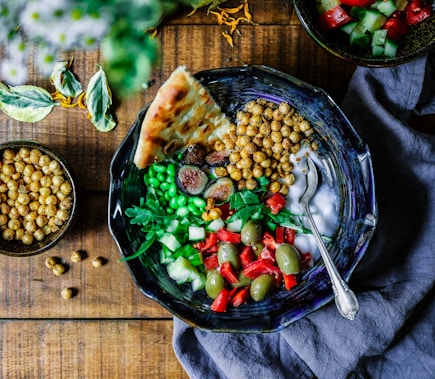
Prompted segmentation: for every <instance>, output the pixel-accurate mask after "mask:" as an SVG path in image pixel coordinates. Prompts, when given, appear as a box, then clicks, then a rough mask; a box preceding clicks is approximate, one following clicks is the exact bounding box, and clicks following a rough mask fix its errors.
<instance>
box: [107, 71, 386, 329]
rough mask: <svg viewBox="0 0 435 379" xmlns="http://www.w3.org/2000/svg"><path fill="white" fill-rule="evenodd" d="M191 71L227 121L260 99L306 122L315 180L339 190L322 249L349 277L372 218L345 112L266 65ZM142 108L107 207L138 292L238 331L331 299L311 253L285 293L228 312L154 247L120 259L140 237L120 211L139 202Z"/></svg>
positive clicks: (366, 176)
mask: <svg viewBox="0 0 435 379" xmlns="http://www.w3.org/2000/svg"><path fill="white" fill-rule="evenodd" d="M195 77H196V78H197V79H198V80H199V81H200V82H201V83H202V85H204V86H205V87H206V88H207V89H208V90H209V92H210V93H211V95H212V96H213V98H214V99H215V100H216V102H217V103H218V104H219V105H220V107H221V109H222V110H223V111H224V112H225V113H226V115H227V116H228V117H230V118H232V119H234V118H235V115H236V113H237V111H238V110H239V109H240V107H241V106H242V105H243V104H245V103H246V102H247V101H249V100H252V99H254V100H255V99H257V98H263V99H266V100H268V101H271V102H275V103H280V102H281V101H286V102H288V103H290V104H291V105H293V106H294V107H295V109H297V110H298V111H299V113H300V114H301V115H303V116H304V117H305V118H306V119H307V120H308V121H309V122H310V123H311V124H312V126H313V129H314V132H315V133H316V136H317V137H316V138H317V141H318V142H319V150H318V154H319V158H320V160H321V162H322V165H324V169H322V170H321V173H320V174H321V179H320V180H323V181H328V182H330V183H331V184H330V185H331V186H333V187H334V188H336V190H337V192H338V194H339V196H338V197H339V201H338V208H337V212H338V225H337V228H336V230H335V232H334V235H333V236H332V238H331V239H330V240H329V242H328V250H329V252H330V254H331V257H332V259H333V260H334V262H335V264H336V266H337V268H338V270H339V271H340V273H341V275H342V277H343V279H344V280H346V281H347V280H349V278H350V277H351V275H352V272H353V271H354V270H355V268H356V266H357V265H358V263H359V262H360V260H361V259H362V258H363V256H364V254H365V252H366V250H367V247H368V245H369V242H370V239H371V237H372V235H373V232H374V230H375V228H376V224H377V217H378V216H377V204H376V197H375V192H374V178H373V171H372V164H371V158H370V152H369V149H368V147H367V146H366V145H365V144H364V142H363V141H362V140H361V139H360V137H359V136H358V134H357V133H356V131H355V130H354V128H353V127H352V125H351V124H350V122H349V121H348V120H347V118H346V117H345V115H344V114H343V112H342V111H341V110H340V109H339V107H338V106H337V105H336V104H335V103H334V101H333V100H332V99H331V98H330V96H329V95H328V94H327V93H325V92H324V91H323V90H322V89H319V88H317V87H313V86H311V85H309V84H307V83H304V82H302V81H300V80H299V79H297V78H294V77H292V76H289V75H287V74H284V73H281V72H279V71H276V70H274V69H272V68H269V67H265V66H245V67H235V68H225V69H213V70H207V71H203V72H199V73H197V74H195ZM147 109H148V106H146V107H145V108H144V109H142V110H141V111H140V113H139V115H138V118H137V120H136V122H135V123H134V124H133V126H132V127H131V129H130V131H129V133H128V134H127V135H126V137H125V139H124V140H123V141H122V143H121V145H120V146H119V148H118V150H117V151H116V152H115V154H114V156H113V159H112V162H111V166H110V175H111V183H110V195H109V205H108V207H109V212H108V213H109V216H108V217H109V219H108V224H109V229H110V232H111V234H112V236H113V238H114V240H115V242H116V244H117V246H118V248H119V251H120V255H121V259H124V260H125V264H126V265H127V267H128V270H129V272H130V274H131V277H132V279H133V281H134V282H135V284H136V285H137V287H138V288H139V289H140V291H141V292H142V293H143V294H144V295H146V296H147V297H149V298H151V299H153V300H155V301H156V302H158V303H159V304H161V305H162V306H163V307H165V308H166V309H168V310H169V311H170V312H172V313H173V314H174V315H175V316H177V317H179V318H181V319H182V320H184V321H185V322H187V323H188V324H190V325H192V326H195V327H197V328H200V329H203V330H210V331H225V332H244V333H253V332H271V331H277V330H280V329H282V328H284V327H286V326H287V325H289V324H290V323H292V322H294V321H296V320H298V319H300V318H302V317H305V316H307V315H308V314H310V313H311V312H314V311H316V310H317V309H319V308H321V307H322V306H323V305H325V304H326V303H328V302H329V301H331V300H332V299H333V293H332V289H331V283H330V280H329V277H328V274H327V271H326V269H325V266H324V264H323V262H322V260H321V259H316V260H315V262H314V265H313V266H312V267H311V268H310V269H308V270H306V271H304V272H303V273H302V275H301V278H300V281H299V282H298V285H296V286H295V287H294V288H292V289H290V290H289V291H286V290H282V291H281V290H278V291H276V292H275V293H274V294H273V295H272V296H271V297H269V298H267V299H265V300H262V301H258V302H249V303H248V304H243V305H241V306H239V307H237V308H230V309H228V310H227V311H226V312H214V311H212V310H211V309H210V303H211V301H210V299H208V297H207V295H206V294H205V293H204V292H205V291H195V292H193V291H192V289H191V288H190V287H189V286H179V285H177V284H176V283H175V281H173V280H172V279H171V278H170V277H169V276H168V273H167V271H166V269H165V266H163V265H162V264H160V260H159V254H158V249H156V251H153V249H151V250H148V251H147V252H146V253H145V254H142V255H140V256H138V257H136V258H133V259H128V260H126V259H125V258H128V257H131V256H133V255H134V254H135V252H136V251H137V249H138V248H139V246H140V245H141V243H142V242H143V241H144V239H145V235H144V232H143V231H142V230H141V227H140V226H138V225H132V224H131V222H130V219H129V217H127V215H126V213H125V211H126V209H128V208H130V207H132V206H133V205H134V204H139V201H140V198H141V197H143V196H144V194H145V193H146V186H145V184H144V180H143V175H144V174H143V170H139V169H138V168H137V167H136V166H135V164H134V162H133V158H134V153H135V149H136V146H137V143H138V139H139V135H140V128H141V123H142V120H143V118H144V115H145V114H146V112H147Z"/></svg>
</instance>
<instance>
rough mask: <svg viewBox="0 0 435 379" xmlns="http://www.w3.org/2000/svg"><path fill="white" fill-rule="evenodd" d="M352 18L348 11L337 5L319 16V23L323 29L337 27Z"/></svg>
mask: <svg viewBox="0 0 435 379" xmlns="http://www.w3.org/2000/svg"><path fill="white" fill-rule="evenodd" d="M350 20H351V18H350V16H349V15H348V14H347V13H346V11H345V10H344V9H343V8H342V7H340V6H339V5H337V6H336V7H334V8H332V9H329V10H327V11H326V12H324V13H322V14H321V15H320V17H319V23H320V26H321V27H322V29H323V30H325V31H327V30H332V29H336V28H338V27H340V26H342V25H344V24H346V23H348V22H349V21H350Z"/></svg>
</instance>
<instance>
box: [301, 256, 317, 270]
mask: <svg viewBox="0 0 435 379" xmlns="http://www.w3.org/2000/svg"><path fill="white" fill-rule="evenodd" d="M299 255H300V257H301V267H302V270H306V269H308V268H311V267H313V265H314V260H313V255H312V254H311V253H309V252H306V253H301V252H300V251H299Z"/></svg>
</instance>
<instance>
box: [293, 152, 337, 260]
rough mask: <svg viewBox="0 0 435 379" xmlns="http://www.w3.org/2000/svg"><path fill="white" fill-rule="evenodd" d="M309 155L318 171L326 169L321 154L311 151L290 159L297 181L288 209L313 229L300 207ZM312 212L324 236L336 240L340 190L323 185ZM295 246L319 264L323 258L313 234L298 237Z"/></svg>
mask: <svg viewBox="0 0 435 379" xmlns="http://www.w3.org/2000/svg"><path fill="white" fill-rule="evenodd" d="M307 154H308V155H309V156H310V158H311V159H312V160H313V161H314V162H315V163H316V166H317V167H322V163H321V162H320V160H319V157H318V156H317V154H316V153H313V152H310V151H309V150H307V149H301V150H300V151H299V152H298V153H297V154H292V155H291V156H290V160H291V162H292V163H293V165H294V169H293V174H294V175H295V177H296V181H295V183H294V184H293V185H292V186H290V190H289V193H288V195H287V204H286V207H287V208H288V209H289V210H290V211H291V212H292V213H294V214H298V215H302V217H301V220H302V222H303V225H304V226H305V227H307V228H308V229H311V228H310V225H309V223H308V219H307V218H306V217H305V216H304V210H303V208H302V206H301V205H300V204H299V198H300V197H301V196H302V194H303V193H304V191H305V189H306V178H305V177H306V174H307V160H306V158H305V157H306V155H307ZM319 175H320V172H319ZM310 210H311V212H312V214H313V218H314V222H315V223H316V226H317V229H318V230H319V232H320V234H322V235H325V236H328V237H331V236H333V234H334V232H335V230H336V228H337V226H338V210H339V194H338V191H337V189H336V188H333V187H331V186H330V185H329V184H328V183H323V182H322V183H321V184H319V187H318V189H317V191H316V193H315V194H314V195H313V197H312V199H311V201H310ZM295 246H296V247H297V248H298V249H300V250H301V251H302V252H310V253H311V254H312V255H313V258H314V260H315V261H316V260H317V259H318V258H319V257H320V252H319V248H318V247H317V243H316V241H315V239H314V237H313V236H312V235H311V234H309V235H307V234H305V235H302V234H297V235H296V239H295Z"/></svg>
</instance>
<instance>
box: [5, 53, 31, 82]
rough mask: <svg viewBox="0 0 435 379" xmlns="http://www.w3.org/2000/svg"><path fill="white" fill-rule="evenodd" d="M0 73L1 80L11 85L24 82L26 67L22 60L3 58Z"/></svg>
mask: <svg viewBox="0 0 435 379" xmlns="http://www.w3.org/2000/svg"><path fill="white" fill-rule="evenodd" d="M0 73H1V76H2V79H3V81H4V82H5V83H8V84H10V85H13V86H16V85H20V84H24V83H25V82H26V80H27V67H26V65H25V64H24V63H23V62H15V61H12V60H8V59H3V60H2V62H1V63H0Z"/></svg>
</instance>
